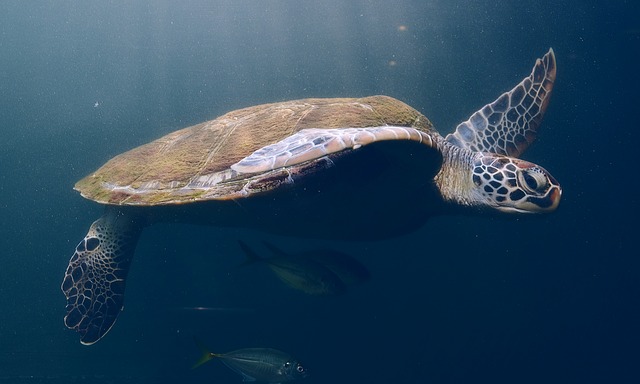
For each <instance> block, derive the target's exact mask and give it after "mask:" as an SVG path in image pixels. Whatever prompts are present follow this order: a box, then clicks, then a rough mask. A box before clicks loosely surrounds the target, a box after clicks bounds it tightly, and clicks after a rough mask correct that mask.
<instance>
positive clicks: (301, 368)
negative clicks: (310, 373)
mask: <svg viewBox="0 0 640 384" xmlns="http://www.w3.org/2000/svg"><path fill="white" fill-rule="evenodd" d="M296 371H298V372H300V373H304V367H303V366H302V365H300V364H298V366H297V367H296Z"/></svg>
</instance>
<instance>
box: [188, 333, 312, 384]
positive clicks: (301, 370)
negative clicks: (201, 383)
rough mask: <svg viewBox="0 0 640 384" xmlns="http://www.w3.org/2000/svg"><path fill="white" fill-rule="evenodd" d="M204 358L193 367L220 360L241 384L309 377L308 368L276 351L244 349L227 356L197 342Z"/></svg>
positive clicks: (285, 354)
mask: <svg viewBox="0 0 640 384" xmlns="http://www.w3.org/2000/svg"><path fill="white" fill-rule="evenodd" d="M194 340H195V342H196V344H197V345H198V347H199V348H200V349H201V350H202V357H200V360H198V361H197V362H196V363H195V364H194V365H193V368H197V367H199V366H201V365H202V364H204V363H206V362H207V361H209V360H211V359H214V358H216V359H220V360H221V361H222V362H223V363H224V364H225V365H226V366H227V367H229V368H230V369H231V370H232V371H234V372H236V373H238V374H240V375H241V376H242V381H262V382H267V383H282V382H285V381H292V380H299V379H304V378H305V377H307V376H308V373H307V370H306V369H305V367H303V366H302V364H300V362H299V361H298V360H296V359H295V358H293V357H292V356H291V355H289V354H287V353H285V352H282V351H278V350H277V349H273V348H244V349H238V350H235V351H232V352H227V353H212V352H210V351H209V350H208V349H207V347H205V346H204V345H203V344H202V343H201V342H199V341H198V340H197V339H194Z"/></svg>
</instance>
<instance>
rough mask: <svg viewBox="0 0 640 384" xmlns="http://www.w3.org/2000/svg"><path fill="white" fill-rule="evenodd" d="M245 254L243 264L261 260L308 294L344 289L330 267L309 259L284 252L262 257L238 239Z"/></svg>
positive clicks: (331, 292) (339, 291) (335, 292)
mask: <svg viewBox="0 0 640 384" xmlns="http://www.w3.org/2000/svg"><path fill="white" fill-rule="evenodd" d="M238 243H239V244H240V247H241V248H242V250H243V251H244V253H245V255H246V256H247V259H248V261H247V262H245V263H244V264H245V265H246V264H250V263H255V262H263V263H265V264H267V265H268V266H269V268H270V269H271V270H272V271H273V272H274V273H275V275H276V276H277V277H278V278H279V279H280V280H282V282H284V283H285V284H287V285H288V286H290V287H291V288H294V289H297V290H299V291H302V292H304V293H307V294H310V295H339V294H342V293H344V292H345V291H346V286H345V284H344V283H343V282H342V280H341V279H340V278H339V277H338V275H336V274H335V273H334V272H333V271H331V269H329V268H327V267H325V266H324V265H322V264H320V263H318V262H316V261H314V260H311V259H303V258H299V257H295V256H291V255H288V254H286V253H281V254H276V255H274V256H273V257H269V258H262V257H260V256H258V255H257V254H256V253H255V252H254V251H253V250H252V249H251V248H249V247H248V246H247V245H246V244H245V243H243V242H242V241H238Z"/></svg>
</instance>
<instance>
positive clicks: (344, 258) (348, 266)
mask: <svg viewBox="0 0 640 384" xmlns="http://www.w3.org/2000/svg"><path fill="white" fill-rule="evenodd" d="M262 243H263V244H264V245H265V247H267V248H268V249H269V250H270V251H271V252H272V253H273V254H275V255H286V253H285V252H284V251H282V250H281V249H279V248H277V247H276V246H274V245H273V244H271V243H268V242H266V241H263V242H262ZM294 256H295V257H298V258H302V259H310V260H313V261H315V262H317V263H320V264H322V265H323V266H325V267H327V268H329V269H330V270H331V271H332V272H333V273H335V274H336V275H337V276H338V277H339V278H340V280H342V282H343V283H344V284H346V285H357V284H362V283H364V282H366V281H368V280H369V279H370V278H371V273H370V272H369V270H368V269H367V267H365V266H364V265H363V264H362V263H360V262H359V261H358V260H356V259H355V258H353V257H352V256H349V255H347V254H346V253H343V252H339V251H334V250H331V249H318V250H314V251H305V252H301V253H298V254H295V255H294Z"/></svg>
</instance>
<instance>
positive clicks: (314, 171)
mask: <svg viewBox="0 0 640 384" xmlns="http://www.w3.org/2000/svg"><path fill="white" fill-rule="evenodd" d="M555 75H556V62H555V57H554V53H553V50H549V52H548V53H547V54H545V55H544V57H543V58H541V59H538V60H537V61H536V64H535V66H534V68H533V71H532V73H531V75H530V76H528V77H526V78H524V80H522V81H521V82H520V83H519V84H518V85H516V86H515V87H514V88H513V89H512V90H511V91H509V92H506V93H504V94H502V95H501V96H500V97H498V98H497V99H496V100H495V101H494V102H492V103H490V104H488V105H486V106H484V107H483V108H481V109H480V110H479V111H477V112H475V113H474V114H473V115H471V117H470V118H469V120H467V121H465V122H462V123H461V124H460V125H458V126H457V128H456V130H455V132H453V133H451V134H449V135H447V136H446V137H442V136H441V135H440V134H438V132H436V130H435V129H434V128H433V126H432V124H431V122H430V121H429V120H428V119H427V118H426V117H425V116H423V115H422V114H421V113H419V112H418V111H416V110H415V109H413V108H411V107H409V106H408V105H406V104H404V103H402V102H400V101H398V100H396V99H393V98H391V97H386V96H372V97H364V98H351V99H347V98H340V99H304V100H295V101H287V102H279V103H274V104H266V105H258V106H253V107H249V108H244V109H240V110H236V111H232V112H229V113H227V114H225V115H223V116H220V117H218V118H217V119H215V120H211V121H207V122H204V123H201V124H198V125H195V126H192V127H188V128H184V129H182V130H179V131H176V132H173V133H170V134H168V135H166V136H164V137H162V138H160V139H158V140H155V141H153V142H151V143H148V144H145V145H142V146H140V147H138V148H135V149H132V150H130V151H128V152H125V153H123V154H121V155H119V156H116V157H114V158H113V159H111V160H109V161H108V162H107V163H106V164H105V165H103V166H102V167H101V168H100V169H98V170H97V171H95V172H94V173H92V174H90V175H89V176H87V177H85V178H84V179H82V180H80V181H79V182H78V183H77V184H76V185H75V189H76V190H78V191H79V192H80V193H81V194H82V196H84V197H85V198H87V199H90V200H93V201H96V202H98V203H101V204H104V205H105V206H106V209H105V213H104V215H103V216H102V217H100V218H99V219H98V220H96V221H95V222H94V223H93V224H92V225H91V227H90V228H89V232H88V233H87V235H86V236H85V238H84V239H83V240H82V241H81V242H80V244H78V246H77V247H76V249H75V253H74V254H73V256H72V257H71V260H70V261H69V266H68V267H67V269H66V272H65V276H64V280H63V282H62V291H63V292H64V294H65V296H66V298H67V306H66V311H67V313H66V316H65V325H66V326H67V327H69V328H71V329H75V330H76V331H77V332H79V333H80V341H81V342H82V343H83V344H92V343H95V342H96V341H98V340H99V339H100V338H102V337H103V336H104V335H105V334H106V333H107V332H108V331H109V330H110V329H111V327H112V326H113V324H114V322H115V320H116V318H117V317H118V314H119V313H120V311H121V310H122V308H123V302H124V290H125V281H126V277H127V272H128V270H129V265H130V263H131V260H132V257H133V254H134V250H135V247H136V243H137V241H138V238H139V235H140V233H141V231H142V230H143V228H144V227H146V226H149V225H151V224H154V223H157V222H186V223H197V224H205V225H214V226H238V227H251V228H257V229H262V230H266V231H271V232H277V233H281V234H287V235H292V236H305V237H318V238H339V239H379V238H384V237H389V236H393V235H398V234H402V233H406V232H408V231H410V230H412V229H415V228H418V227H419V226H421V225H422V224H423V223H424V222H425V220H426V219H427V218H428V217H429V216H431V215H433V214H435V213H439V212H441V211H443V210H445V209H447V208H453V207H458V206H459V207H475V208H487V209H488V210H489V211H492V210H497V211H503V212H550V211H553V210H554V209H555V208H556V207H557V206H558V203H559V201H560V195H561V189H560V185H559V184H558V183H557V182H556V180H555V179H554V178H553V177H552V176H551V175H550V174H549V173H548V172H547V171H546V170H545V169H543V168H542V167H540V166H538V165H536V164H532V163H529V162H527V161H524V160H519V159H517V158H516V157H517V156H519V155H520V154H521V153H522V152H523V151H524V150H525V149H526V148H527V147H528V146H529V144H530V143H531V142H532V141H533V140H534V138H535V136H536V130H537V127H538V126H539V124H540V121H541V119H542V115H543V113H544V112H545V110H546V108H547V105H548V102H549V96H550V94H551V90H552V88H553V83H554V80H555Z"/></svg>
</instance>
